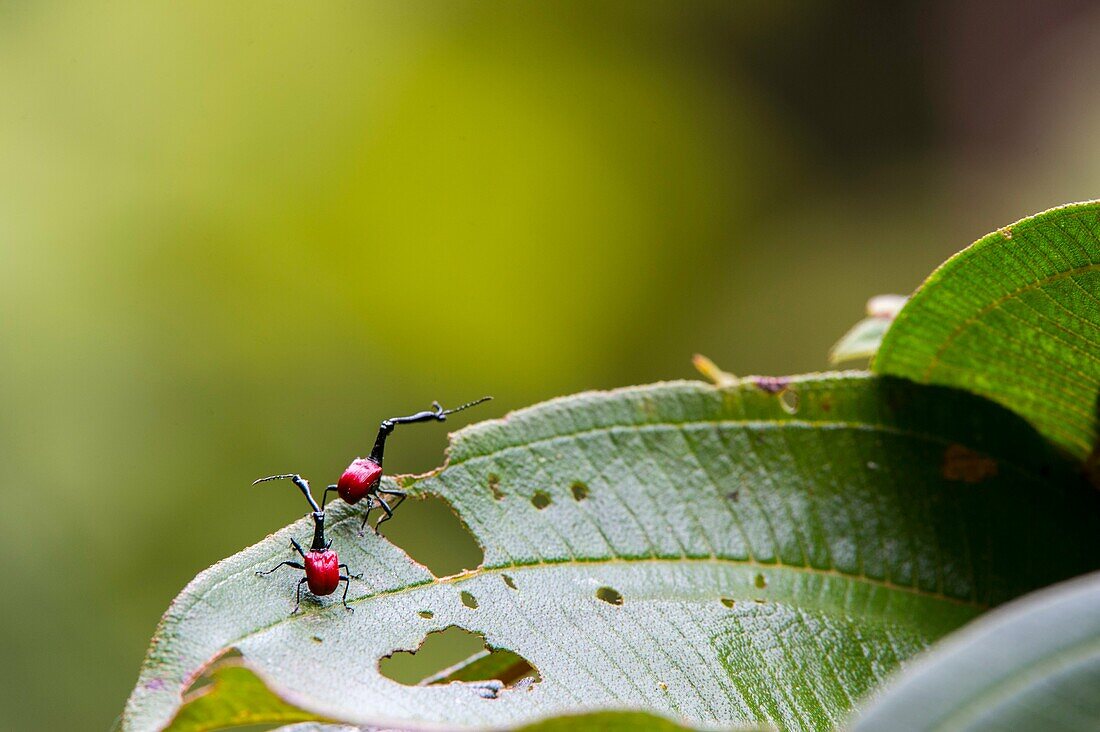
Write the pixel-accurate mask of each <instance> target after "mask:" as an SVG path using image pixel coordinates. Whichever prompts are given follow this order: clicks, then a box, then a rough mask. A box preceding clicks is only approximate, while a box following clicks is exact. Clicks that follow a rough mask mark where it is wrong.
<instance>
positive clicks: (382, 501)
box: [374, 496, 393, 536]
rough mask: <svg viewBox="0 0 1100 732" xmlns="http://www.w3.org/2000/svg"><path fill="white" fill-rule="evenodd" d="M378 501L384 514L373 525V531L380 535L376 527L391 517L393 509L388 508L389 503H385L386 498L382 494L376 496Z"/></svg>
mask: <svg viewBox="0 0 1100 732" xmlns="http://www.w3.org/2000/svg"><path fill="white" fill-rule="evenodd" d="M378 503H379V505H380V506H381V508H382V510H383V511H384V512H385V514H386V515H385V516H383V517H382V518H380V519H378V523H376V524H375V525H374V533H376V534H378V535H379V536H381V535H382V534H381V533H379V531H378V527H379V526H381V525H382V524H384V523H385V522H387V521H389V520H390V519H391V518H393V509H392V508H390V504H388V503H386V499H385V498H383V497H382V496H378Z"/></svg>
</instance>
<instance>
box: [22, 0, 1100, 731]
mask: <svg viewBox="0 0 1100 732" xmlns="http://www.w3.org/2000/svg"><path fill="white" fill-rule="evenodd" d="M880 5H882V4H880V3H851V2H844V3H775V2H765V1H763V0H761V1H754V2H740V3H724V2H696V3H688V4H680V3H630V2H598V3H588V2H554V3H539V4H528V3H512V2H507V3H503V2H501V3H498V2H478V3H465V2H447V3H428V2H411V3H404V2H394V3H351V2H348V3H272V2H264V3H252V2H247V3H245V2H242V3H236V2H235V3H220V2H188V3H181V2H170V3H162V2H157V3H154V2H133V3H51V2H35V3H29V2H2V3H0V329H2V330H0V469H2V471H3V472H2V475H3V485H4V506H3V510H2V511H0V549H2V550H3V556H4V557H5V558H6V560H7V563H6V567H7V569H6V572H5V573H4V574H5V579H6V581H5V583H4V598H3V600H2V601H0V606H2V607H3V610H2V611H0V620H2V623H0V657H2V659H3V661H2V663H0V673H2V674H3V678H2V679H0V680H2V682H3V683H0V712H2V715H0V720H2V722H0V723H2V726H4V727H5V728H10V729H35V728H38V729H103V728H106V727H107V726H108V725H109V724H110V723H111V720H112V719H113V717H114V716H115V715H116V714H117V713H118V712H119V711H120V709H121V707H122V704H123V702H124V700H125V697H126V695H127V693H128V691H129V688H130V686H131V684H132V683H133V680H134V679H135V678H136V675H137V669H138V665H139V664H140V662H141V658H142V655H143V653H144V649H145V647H146V645H147V642H148V639H149V636H150V635H151V634H152V632H153V629H154V626H155V624H156V621H157V618H158V617H159V616H160V614H161V612H162V611H163V610H164V608H165V607H166V606H167V604H168V602H169V601H170V600H171V598H172V597H173V596H174V595H175V594H176V593H177V592H178V590H179V589H180V588H182V586H183V585H184V584H185V583H186V582H187V581H188V580H189V579H190V578H191V577H192V576H194V574H196V573H197V572H198V571H199V570H201V569H202V568H204V567H206V566H208V565H209V564H211V563H213V562H214V561H216V560H217V559H219V558H221V557H223V556H226V555H228V554H230V553H233V552H235V551H237V550H238V549H240V548H242V547H244V546H246V545H248V544H251V543H253V542H255V541H257V540H258V539H260V538H262V537H263V536H264V535H265V534H267V533H268V532H270V531H272V530H274V529H275V528H277V527H280V526H282V525H284V524H286V523H287V522H289V521H290V520H292V519H294V518H295V517H297V516H298V515H300V514H301V513H302V512H303V508H304V506H303V504H302V502H301V499H300V497H299V496H296V495H295V494H294V493H293V492H292V491H291V490H287V489H279V488H275V487H265V488H263V489H260V488H250V487H249V482H250V481H251V480H252V479H253V478H255V477H257V476H259V475H263V474H267V473H272V472H278V471H285V470H297V471H300V472H302V473H303V474H305V475H307V476H310V477H312V478H314V480H315V482H318V483H322V484H323V482H327V481H330V480H332V479H334V478H335V477H336V476H337V475H338V473H339V471H340V470H341V469H342V468H343V466H344V465H345V464H346V463H347V462H348V460H349V458H351V457H354V456H356V455H358V454H361V453H363V452H365V451H367V450H368V449H369V446H370V441H371V440H372V439H373V430H374V427H375V425H376V424H377V422H378V420H379V419H381V418H382V417H385V416H392V415H394V414H400V413H406V412H408V411H412V410H417V409H420V408H422V407H424V406H425V405H427V403H428V402H430V401H431V400H432V399H440V400H442V401H443V402H444V403H446V404H452V403H455V402H457V401H462V400H466V399H469V398H473V397H477V396H480V395H482V394H483V393H491V394H494V395H495V396H496V401H494V402H493V403H492V404H491V405H489V406H488V407H483V408H479V409H480V411H479V412H477V413H473V412H471V413H470V414H469V415H468V417H469V418H470V419H474V418H484V417H489V416H496V415H500V414H502V413H503V412H504V411H506V410H507V409H510V408H515V407H519V406H523V405H526V404H530V403H532V402H535V401H539V400H542V399H545V398H548V397H552V396H556V395H559V394H565V393H570V392H574V391H579V390H584V389H591V388H605V387H613V386H619V385H624V384H631V383H642V382H648V381H654V380H659V379H669V378H682V377H692V376H693V374H692V372H691V370H690V364H689V360H690V356H691V354H692V353H693V352H695V351H701V352H704V353H706V354H708V355H710V356H712V357H713V358H714V359H715V360H716V361H718V362H719V363H720V364H722V365H723V366H724V367H726V368H728V369H730V370H732V371H735V372H737V373H792V372H798V371H805V370H814V369H819V368H822V367H824V365H825V364H824V354H825V352H826V350H827V348H828V346H829V345H830V343H831V342H832V341H833V340H834V339H835V337H836V336H838V335H839V334H840V333H841V332H842V331H843V330H844V329H845V328H846V327H847V326H848V325H849V324H850V323H851V322H854V321H855V320H856V319H857V318H858V317H859V316H860V314H861V309H862V305H863V302H864V301H865V300H866V298H867V297H868V296H870V295H873V294H876V293H879V292H891V291H900V292H907V291H909V290H911V289H912V288H913V287H915V286H916V285H917V284H918V283H919V282H920V280H921V279H922V277H923V276H924V275H925V274H927V273H928V272H929V271H931V269H932V268H933V267H934V266H936V265H937V264H938V263H939V262H940V261H942V260H943V259H944V258H945V257H946V256H948V255H949V254H951V253H952V252H953V251H955V250H957V249H959V248H961V247H962V246H964V245H965V244H967V243H968V242H969V241H971V240H972V239H974V238H976V237H977V236H979V235H981V234H983V233H984V232H986V231H988V230H990V229H993V228H996V227H997V226H999V225H1002V224H1005V223H1008V222H1009V221H1011V220H1013V219H1015V218H1018V217H1020V216H1023V215H1025V214H1028V213H1032V212H1033V211H1036V210H1040V209H1042V208H1046V207H1048V206H1051V205H1055V204H1058V203H1063V202H1066V201H1069V200H1076V199H1082V198H1089V197H1093V196H1094V195H1095V194H1096V193H1097V190H1098V188H1097V184H1098V183H1100V173H1098V172H1097V171H1098V170H1100V167H1098V166H1097V162H1100V155H1098V153H1100V145H1097V142H1096V140H1097V139H1098V138H1097V137H1096V135H1095V134H1091V133H1093V132H1094V131H1095V127H1096V124H1095V123H1096V121H1098V120H1100V104H1098V103H1097V99H1100V97H1097V96H1096V95H1095V94H1093V93H1091V89H1090V88H1089V84H1090V82H1089V81H1088V79H1095V78H1098V75H1097V74H1096V73H1094V72H1095V71H1096V70H1097V67H1098V66H1100V64H1098V63H1097V60H1098V58H1100V56H1098V55H1097V52H1095V51H1092V50H1091V49H1093V48H1097V47H1100V46H1097V44H1095V43H1091V42H1090V41H1091V39H1093V38H1095V37H1096V32H1097V30H1098V29H1100V15H1098V14H1097V13H1096V12H1095V11H1091V10H1088V9H1086V8H1084V7H1083V6H1084V4H1082V3H1073V2H1053V3H1050V4H1049V6H1048V7H1046V8H1045V9H1044V10H1041V11H1039V10H1034V9H1030V10H1026V11H1025V10H1024V9H1023V4H1022V3H1008V4H1006V6H1002V7H1000V9H997V10H996V11H995V12H994V8H995V7H996V6H994V5H990V8H989V10H988V11H985V10H983V7H984V6H983V4H981V3H977V4H970V3H961V4H958V3H948V2H944V3H939V4H935V3H933V4H917V3H896V4H887V5H889V7H880ZM991 39H992V40H991ZM466 416H467V415H463V417H466ZM465 421H466V419H462V420H457V423H458V424H461V423H463V422H465ZM444 433H445V430H444V429H442V428H440V427H438V426H436V427H432V426H427V427H417V428H409V429H408V430H405V431H402V432H401V433H400V434H399V435H397V436H396V437H395V438H394V440H393V442H392V445H391V447H390V450H389V451H388V453H387V463H388V465H387V467H388V468H389V469H390V470H393V471H397V472H413V471H420V470H424V469H428V468H431V467H434V466H435V465H437V464H438V463H439V461H440V459H441V451H442V449H443V446H444V444H445V439H444ZM447 525H448V524H446V523H445V522H443V521H442V519H441V518H439V514H438V512H432V511H429V510H424V509H423V508H422V507H417V506H408V507H407V509H403V513H402V515H401V516H399V520H397V521H394V522H393V523H392V524H390V526H392V527H393V535H394V537H395V538H397V540H399V541H400V542H401V543H403V544H406V545H408V546H410V547H413V548H416V550H417V551H420V552H421V553H422V555H425V556H428V555H432V556H445V555H447V554H449V553H450V552H451V550H450V548H449V545H448V543H447V541H448V540H447V539H446V537H447V536H448V535H447V534H446V533H444V528H445V526H447ZM441 527H444V528H441Z"/></svg>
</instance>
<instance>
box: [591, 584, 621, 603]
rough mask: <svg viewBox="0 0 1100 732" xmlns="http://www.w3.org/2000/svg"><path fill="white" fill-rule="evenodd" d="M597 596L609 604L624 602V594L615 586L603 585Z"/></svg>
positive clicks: (597, 591)
mask: <svg viewBox="0 0 1100 732" xmlns="http://www.w3.org/2000/svg"><path fill="white" fill-rule="evenodd" d="M596 597H598V598H599V599H601V600H603V601H604V602H606V603H607V604H609V605H622V604H623V596H622V595H621V594H620V593H619V591H618V590H616V589H615V588H614V587H601V588H600V589H598V590H596Z"/></svg>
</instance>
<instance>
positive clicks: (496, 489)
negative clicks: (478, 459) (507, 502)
mask: <svg viewBox="0 0 1100 732" xmlns="http://www.w3.org/2000/svg"><path fill="white" fill-rule="evenodd" d="M489 490H491V491H492V492H493V498H495V499H497V500H498V501H499V500H500V499H502V498H504V491H502V490H501V489H500V476H499V475H497V474H496V473H489Z"/></svg>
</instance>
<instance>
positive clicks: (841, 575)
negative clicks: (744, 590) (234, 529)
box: [233, 556, 991, 643]
mask: <svg viewBox="0 0 1100 732" xmlns="http://www.w3.org/2000/svg"><path fill="white" fill-rule="evenodd" d="M644 563H649V564H683V563H700V564H702V563H710V564H717V565H729V566H736V567H752V568H754V569H761V570H769V571H774V570H779V571H784V572H797V573H800V574H809V575H814V576H819V577H836V578H837V579H843V580H846V581H850V582H859V583H863V584H867V585H870V586H872V587H878V588H881V589H885V590H889V591H893V592H904V593H906V594H910V595H914V596H917V597H923V598H925V599H929V600H936V601H939V602H946V603H949V604H952V605H956V606H959V607H972V608H974V609H976V610H981V611H984V610H988V609H989V608H990V607H991V606H990V605H989V604H988V603H983V602H978V601H976V600H970V599H964V598H959V597H952V596H950V595H945V594H943V593H942V592H932V591H929V590H924V589H921V588H920V587H914V586H911V585H899V584H896V583H894V582H891V581H890V580H884V579H878V578H876V577H869V576H867V575H857V574H848V573H845V572H841V571H840V570H837V569H832V568H830V569H823V568H819V567H800V566H797V565H791V564H783V563H781V562H770V563H769V562H761V561H759V560H750V559H732V558H728V557H715V556H711V557H690V556H688V557H684V556H680V557H669V556H658V557H651V556H647V557H637V558H633V557H605V558H599V559H576V558H574V559H563V560H562V561H560V562H529V563H523V562H519V563H513V564H502V565H497V566H494V567H480V568H478V569H474V570H469V571H466V572H460V573H458V574H452V575H448V576H446V577H437V578H435V579H434V580H427V581H425V582H417V583H415V584H410V585H406V586H404V587H396V588H394V589H392V590H382V591H381V592H375V593H373V594H370V595H362V596H360V597H356V598H354V599H350V600H348V604H349V605H354V604H356V603H360V602H364V601H367V600H376V599H378V598H381V597H393V596H396V595H401V594H403V593H405V592H411V591H412V590H417V589H420V588H423V587H427V586H438V585H445V584H458V583H460V582H465V581H467V580H472V579H476V578H478V577H483V576H486V575H497V574H502V573H505V572H508V571H513V572H514V571H516V570H521V571H522V570H530V569H534V568H537V567H561V566H577V567H579V566H592V565H612V564H631V565H633V564H644ZM262 564H263V562H257V563H255V564H254V565H252V566H260V565H262ZM720 594H721V593H719V592H717V591H716V592H715V597H718V596H719V595H720ZM332 609H334V608H333V607H322V608H318V609H317V610H315V611H312V612H311V611H304V612H299V613H297V614H295V615H288V616H287V617H284V618H282V619H280V620H277V621H275V622H274V623H271V624H269V625H265V626H263V627H261V628H256V629H255V630H252V631H249V632H248V633H246V634H244V635H242V636H240V637H239V638H237V639H236V640H235V641H233V642H234V643H240V642H242V641H245V640H248V639H249V638H252V637H254V636H257V635H260V634H262V633H265V632H267V631H268V630H271V629H272V628H277V627H279V626H281V625H282V624H283V623H287V622H291V621H293V620H297V619H300V618H305V617H308V616H310V615H316V614H318V613H322V612H327V611H329V610H332Z"/></svg>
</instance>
